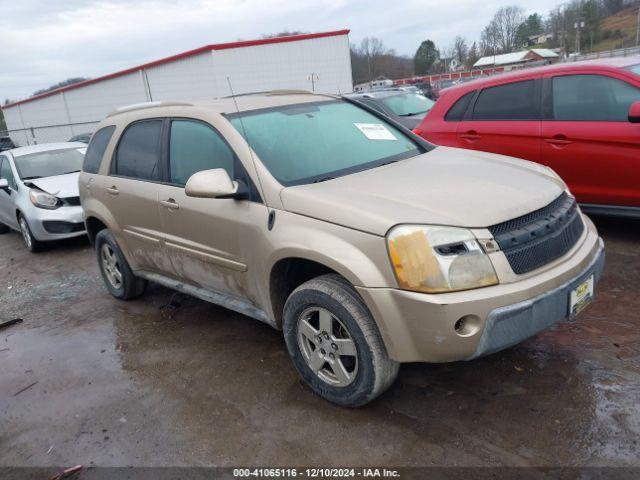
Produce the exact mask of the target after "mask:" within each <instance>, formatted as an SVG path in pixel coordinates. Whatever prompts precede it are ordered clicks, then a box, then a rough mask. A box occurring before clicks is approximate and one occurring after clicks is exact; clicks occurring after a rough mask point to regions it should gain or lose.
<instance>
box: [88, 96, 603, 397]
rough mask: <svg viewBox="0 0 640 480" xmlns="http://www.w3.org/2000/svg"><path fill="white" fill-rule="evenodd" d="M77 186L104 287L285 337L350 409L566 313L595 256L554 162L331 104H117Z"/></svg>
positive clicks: (598, 249)
mask: <svg viewBox="0 0 640 480" xmlns="http://www.w3.org/2000/svg"><path fill="white" fill-rule="evenodd" d="M80 195H81V197H82V206H83V208H84V212H85V218H86V227H87V232H88V234H89V236H90V238H91V240H92V242H93V243H94V244H95V247H96V250H97V257H98V263H99V265H100V270H101V272H102V276H103V277H104V281H105V284H106V286H107V288H108V289H109V291H110V292H111V294H112V295H113V296H114V297H116V298H119V299H122V300H126V299H130V298H134V297H137V296H139V295H141V294H142V293H143V292H144V289H145V285H146V283H147V281H152V282H156V283H159V284H162V285H165V286H168V287H170V288H173V289H175V290H179V291H181V292H185V293H188V294H190V295H193V296H196V297H199V298H201V299H204V300H206V301H209V302H213V303H216V304H219V305H222V306H224V307H227V308H229V309H231V310H235V311H237V312H241V313H243V314H245V315H248V316H250V317H253V318H256V319H258V320H260V321H263V322H266V323H268V324H269V325H271V326H273V327H274V328H276V329H281V330H282V331H283V332H284V337H285V340H286V344H287V348H288V350H289V353H290V355H291V358H292V360H293V363H294V365H295V367H296V369H297V370H298V372H299V373H300V375H301V376H302V377H303V378H304V380H305V381H306V382H307V383H308V384H309V386H310V387H311V388H312V389H313V390H314V391H315V392H317V393H318V394H320V395H321V396H323V397H324V398H326V399H328V400H330V401H332V402H335V403H338V404H341V405H347V406H358V405H363V404H365V403H367V402H369V401H370V400H372V399H373V398H375V397H376V396H378V395H379V394H380V393H382V392H383V391H384V390H385V389H386V388H387V387H388V386H389V385H391V383H392V382H393V380H394V379H395V377H396V376H397V373H398V366H399V364H400V363H402V362H450V361H456V360H470V359H474V358H477V357H479V356H482V355H486V354H489V353H492V352H496V351H498V350H501V349H503V348H506V347H509V346H511V345H514V344H516V343H518V342H520V341H522V340H524V339H526V338H528V337H530V336H532V335H534V334H536V333H537V332H539V331H540V330H542V329H544V328H546V327H548V326H550V325H552V324H554V323H556V322H557V321H559V320H561V319H564V318H567V317H574V316H575V315H577V314H578V313H579V312H580V311H581V310H582V309H583V308H584V307H585V306H586V305H587V304H588V303H589V302H590V301H591V300H592V298H593V296H594V288H595V286H596V284H597V282H598V279H599V277H600V275H601V272H602V268H603V265H604V249H603V243H602V240H601V239H600V238H599V236H598V233H597V232H596V229H595V228H594V226H593V224H592V223H591V221H590V220H589V219H588V218H587V217H585V216H584V215H582V213H581V212H580V209H579V208H578V206H577V204H576V201H575V199H574V197H573V196H572V195H571V194H570V193H569V192H568V190H567V187H566V185H565V184H564V182H563V181H562V180H561V179H560V178H559V177H558V176H557V175H556V174H555V173H554V172H553V171H552V170H550V169H548V168H546V167H543V166H540V165H537V164H535V163H530V162H525V161H521V160H516V159H513V158H509V157H504V156H500V155H494V154H489V153H482V152H477V151H469V150H459V149H455V148H446V147H436V146H434V145H431V144H429V143H427V142H426V141H424V140H422V139H420V138H419V137H417V136H415V135H414V134H412V133H411V132H409V131H408V130H406V129H404V128H403V127H402V126H401V125H399V124H397V123H395V122H394V121H393V120H390V119H386V118H384V117H382V116H381V115H380V114H378V113H376V112H375V111H374V110H369V109H367V107H363V106H361V105H358V104H354V103H353V102H352V101H350V100H348V99H344V98H337V97H332V96H322V95H311V94H306V93H302V92H299V93H295V92H286V93H285V92H272V93H270V94H261V95H244V96H237V97H235V98H227V99H220V100H216V101H209V102H198V103H167V102H158V103H148V104H141V105H134V106H131V107H125V108H122V109H119V110H117V111H116V112H114V113H112V114H111V115H109V116H108V117H107V118H106V119H104V120H103V121H102V122H101V123H100V125H99V127H98V129H97V131H96V133H95V134H94V135H93V137H92V139H91V143H90V144H89V147H88V151H87V154H86V158H85V163H84V168H83V172H82V174H81V175H80Z"/></svg>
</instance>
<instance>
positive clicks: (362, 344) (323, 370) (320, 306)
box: [283, 274, 399, 407]
mask: <svg viewBox="0 0 640 480" xmlns="http://www.w3.org/2000/svg"><path fill="white" fill-rule="evenodd" d="M283 329H284V336H285V341H286V343H287V349H288V350H289V354H290V355H291V358H292V360H293V363H294V365H295V367H296V369H297V370H298V372H299V373H300V375H301V376H302V378H303V379H304V380H305V381H306V382H307V384H308V385H309V386H310V387H311V389H312V390H313V391H314V392H316V393H317V394H319V395H320V396H322V397H323V398H325V399H327V400H329V401H330V402H333V403H336V404H338V405H342V406H347V407H358V406H361V405H364V404H366V403H368V402H370V401H371V400H373V399H374V398H376V397H377V396H378V395H380V394H381V393H382V392H384V391H385V390H386V389H387V388H388V387H389V386H390V385H391V384H392V383H393V381H394V380H395V378H396V377H397V375H398V368H399V364H398V363H397V362H394V361H393V360H391V359H390V358H389V356H388V355H387V351H386V348H385V346H384V343H383V341H382V337H381V335H380V332H379V331H378V327H377V326H376V324H375V321H374V320H373V317H372V316H371V313H370V312H369V310H368V309H367V307H366V305H365V304H364V301H363V300H362V298H361V297H360V296H359V295H358V293H357V292H356V291H355V289H354V288H353V287H352V286H351V285H350V284H349V283H348V282H347V281H346V280H345V279H343V278H342V277H340V276H339V275H335V274H330V275H322V276H320V277H318V278H315V279H313V280H310V281H308V282H306V283H304V284H302V285H301V286H299V287H298V288H297V289H296V290H294V291H293V293H292V294H291V295H290V296H289V298H288V299H287V302H286V304H285V307H284V325H283Z"/></svg>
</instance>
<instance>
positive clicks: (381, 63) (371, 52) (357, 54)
mask: <svg viewBox="0 0 640 480" xmlns="http://www.w3.org/2000/svg"><path fill="white" fill-rule="evenodd" d="M351 71H352V73H353V83H355V84H359V83H365V82H369V81H371V80H374V79H376V78H378V77H380V76H383V77H386V78H404V77H410V76H412V75H413V62H412V61H411V58H409V57H407V56H402V55H396V53H395V51H394V50H392V49H389V48H387V47H386V46H385V45H384V43H383V42H382V40H380V39H379V38H376V37H367V38H364V39H363V40H362V41H361V42H360V46H356V45H353V44H352V45H351Z"/></svg>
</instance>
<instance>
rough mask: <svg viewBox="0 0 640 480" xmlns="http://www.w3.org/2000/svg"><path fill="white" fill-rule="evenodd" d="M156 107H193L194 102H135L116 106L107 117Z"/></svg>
mask: <svg viewBox="0 0 640 480" xmlns="http://www.w3.org/2000/svg"><path fill="white" fill-rule="evenodd" d="M154 107H193V103H187V102H167V101H156V102H142V103H134V104H131V105H125V106H123V107H118V108H116V109H115V110H114V111H113V112H111V113H110V114H109V115H107V118H109V117H112V116H114V115H118V114H120V113H125V112H133V111H135V110H144V109H145V108H154Z"/></svg>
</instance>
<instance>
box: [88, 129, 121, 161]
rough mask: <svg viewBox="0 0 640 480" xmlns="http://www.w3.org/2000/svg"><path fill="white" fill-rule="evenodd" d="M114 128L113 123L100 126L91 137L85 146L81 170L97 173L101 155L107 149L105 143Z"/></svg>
mask: <svg viewBox="0 0 640 480" xmlns="http://www.w3.org/2000/svg"><path fill="white" fill-rule="evenodd" d="M115 129H116V127H115V126H113V125H111V126H109V127H104V128H101V129H100V130H98V131H97V132H96V134H95V135H94V136H93V138H91V142H90V143H89V147H87V153H86V154H85V156H84V163H83V164H82V170H83V171H85V172H87V173H98V170H99V169H100V164H101V163H102V156H103V155H104V151H105V150H106V149H107V145H108V144H109V140H111V136H112V135H113V131H114V130H115Z"/></svg>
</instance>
